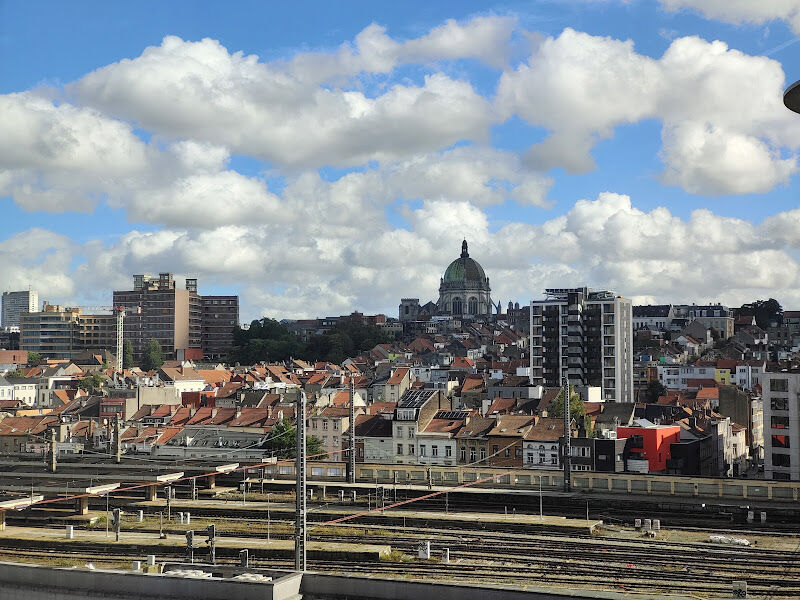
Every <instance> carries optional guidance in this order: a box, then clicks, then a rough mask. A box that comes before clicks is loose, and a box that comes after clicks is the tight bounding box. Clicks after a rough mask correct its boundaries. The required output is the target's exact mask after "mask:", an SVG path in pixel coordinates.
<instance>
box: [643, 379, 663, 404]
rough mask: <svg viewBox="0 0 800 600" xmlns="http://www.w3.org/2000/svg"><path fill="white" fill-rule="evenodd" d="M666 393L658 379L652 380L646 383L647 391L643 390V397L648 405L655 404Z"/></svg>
mask: <svg viewBox="0 0 800 600" xmlns="http://www.w3.org/2000/svg"><path fill="white" fill-rule="evenodd" d="M666 393H667V388H665V387H664V384H662V383H661V382H660V381H659V380H658V379H653V380H652V381H650V382H648V384H647V389H646V390H645V393H644V397H645V401H646V402H647V403H648V404H655V403H656V402H658V399H659V398H660V397H661V396H663V395H665V394H666Z"/></svg>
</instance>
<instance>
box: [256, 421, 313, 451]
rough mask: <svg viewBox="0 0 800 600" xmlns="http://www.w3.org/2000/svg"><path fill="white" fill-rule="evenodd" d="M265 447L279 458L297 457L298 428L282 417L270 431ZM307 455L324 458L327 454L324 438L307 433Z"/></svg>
mask: <svg viewBox="0 0 800 600" xmlns="http://www.w3.org/2000/svg"><path fill="white" fill-rule="evenodd" d="M264 447H265V449H267V450H270V451H272V452H273V453H275V456H276V457H277V458H295V457H297V428H296V427H295V426H294V425H292V424H291V423H290V422H289V421H287V420H286V419H281V420H280V421H278V422H277V423H276V424H275V426H274V427H273V428H272V431H270V432H269V436H268V437H267V441H266V442H265V444H264ZM306 456H307V457H311V456H313V457H314V458H315V459H323V458H325V457H326V456H327V455H326V453H325V452H324V451H323V450H322V440H321V439H319V438H318V437H316V436H314V435H306Z"/></svg>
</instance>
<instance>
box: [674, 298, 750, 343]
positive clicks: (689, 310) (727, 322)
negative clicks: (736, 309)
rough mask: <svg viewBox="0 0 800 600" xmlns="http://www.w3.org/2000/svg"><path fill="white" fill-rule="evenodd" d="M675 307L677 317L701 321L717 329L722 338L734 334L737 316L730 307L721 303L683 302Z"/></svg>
mask: <svg viewBox="0 0 800 600" xmlns="http://www.w3.org/2000/svg"><path fill="white" fill-rule="evenodd" d="M674 308H675V317H680V318H684V319H687V320H688V321H689V322H691V321H699V322H700V323H702V324H703V325H705V326H706V327H709V328H713V329H715V330H716V331H717V332H718V333H719V335H720V338H721V339H723V340H727V339H728V338H730V337H732V336H733V334H734V329H735V327H734V325H735V320H736V319H735V318H734V317H733V312H732V311H731V309H730V308H728V307H726V306H722V305H721V304H709V305H697V304H682V305H677V306H675V307H674Z"/></svg>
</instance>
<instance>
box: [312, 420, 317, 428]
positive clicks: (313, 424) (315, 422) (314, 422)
mask: <svg viewBox="0 0 800 600" xmlns="http://www.w3.org/2000/svg"><path fill="white" fill-rule="evenodd" d="M316 428H317V420H316V419H311V429H316Z"/></svg>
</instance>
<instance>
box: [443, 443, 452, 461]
mask: <svg viewBox="0 0 800 600" xmlns="http://www.w3.org/2000/svg"><path fill="white" fill-rule="evenodd" d="M444 455H445V457H447V458H450V457H451V456H453V447H452V446H445V447H444Z"/></svg>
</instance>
